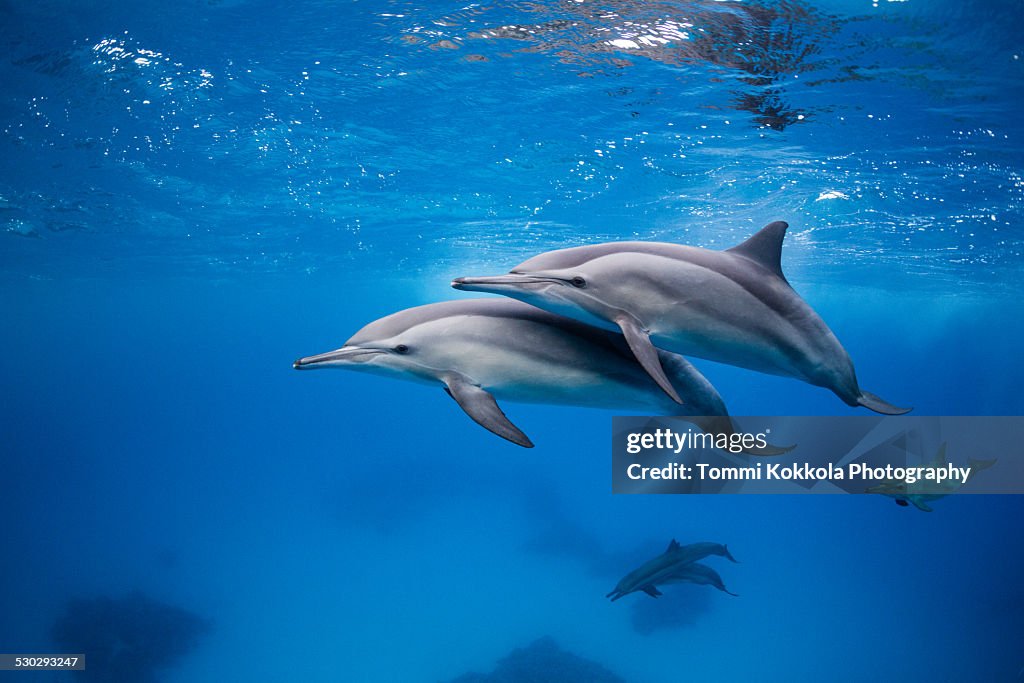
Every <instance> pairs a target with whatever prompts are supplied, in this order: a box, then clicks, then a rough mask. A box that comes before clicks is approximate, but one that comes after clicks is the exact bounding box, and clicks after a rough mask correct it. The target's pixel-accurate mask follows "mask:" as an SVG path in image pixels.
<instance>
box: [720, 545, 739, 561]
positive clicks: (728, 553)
mask: <svg viewBox="0 0 1024 683" xmlns="http://www.w3.org/2000/svg"><path fill="white" fill-rule="evenodd" d="M722 550H723V551H725V557H726V558H727V559H729V560H731V561H733V562H736V563H737V564H739V560H737V559H736V558H735V557H733V556H732V553H730V552H729V546H727V545H723V546H722Z"/></svg>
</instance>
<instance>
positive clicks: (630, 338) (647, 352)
mask: <svg viewBox="0 0 1024 683" xmlns="http://www.w3.org/2000/svg"><path fill="white" fill-rule="evenodd" d="M615 322H616V323H617V324H618V325H619V328H620V329H621V330H622V334H623V336H625V337H626V343H627V344H629V349H630V351H632V352H633V355H634V356H636V359H637V360H638V361H639V362H640V365H642V366H643V368H644V370H646V371H647V374H648V375H650V376H651V379H653V380H654V381H655V382H657V383H658V386H659V387H661V388H662V390H663V391H664V392H665V393H666V394H668V395H669V398H671V399H672V400H673V401H675V402H676V403H682V402H683V399H681V398H679V394H678V392H676V389H675V387H673V386H672V382H671V381H669V378H668V376H667V375H666V374H665V369H664V368H663V367H661V358H660V357H659V356H658V349H656V348H654V344H652V343H651V338H650V337H649V336H648V334H647V332H645V331H644V330H643V329H642V328H641V327H640V325H639V323H637V321H636V320H635V319H633V318H631V317H629V316H622V317H619V318H618V319H616V321H615Z"/></svg>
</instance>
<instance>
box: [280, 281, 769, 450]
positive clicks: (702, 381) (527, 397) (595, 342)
mask: <svg viewBox="0 0 1024 683" xmlns="http://www.w3.org/2000/svg"><path fill="white" fill-rule="evenodd" d="M658 357H659V363H660V364H661V366H662V367H663V368H664V369H665V372H666V373H667V375H668V376H669V377H671V378H672V382H673V383H674V384H675V385H676V386H677V387H679V390H680V392H681V393H682V395H683V396H684V397H685V399H686V403H685V406H684V407H683V412H685V414H686V416H689V417H692V418H694V419H692V420H690V421H691V422H694V423H695V424H697V426H699V427H700V428H701V429H704V430H705V431H713V432H716V433H721V432H725V433H728V434H732V433H733V432H734V428H733V424H732V420H731V419H730V418H729V417H728V412H727V411H726V408H725V404H724V402H723V401H722V398H721V396H719V395H718V392H717V391H716V390H715V388H714V386H712V385H711V383H710V382H709V381H708V380H707V379H706V378H705V377H704V376H703V375H702V374H700V372H699V371H698V370H697V369H696V368H695V367H693V365H691V364H690V363H689V362H688V361H687V360H686V359H685V358H683V357H682V356H679V355H677V354H674V353H671V352H667V351H660V352H658ZM294 367H295V368H297V369H299V370H307V369H315V368H348V369H351V370H361V371H365V372H372V373H376V374H382V375H390V376H393V377H399V378H402V379H408V380H413V381H417V382H421V383H427V384H433V385H439V386H442V387H444V389H445V391H447V392H448V394H449V395H450V396H451V397H452V398H454V399H455V401H456V402H457V403H458V404H459V406H460V407H461V408H462V409H463V410H464V411H465V412H466V414H467V415H469V416H470V417H471V418H472V419H473V420H475V421H476V422H477V423H478V424H480V425H481V426H483V427H485V428H486V429H488V430H490V431H491V432H493V433H495V434H497V435H498V436H500V437H502V438H504V439H507V440H509V441H511V442H513V443H515V444H518V445H520V446H524V447H526V448H531V447H533V443H532V442H531V441H530V439H529V437H527V436H526V434H524V433H523V432H522V431H521V430H520V429H519V428H518V427H516V426H515V425H514V424H512V422H511V421H510V420H509V419H508V417H506V415H505V413H504V412H503V411H502V409H501V408H500V407H499V406H498V403H497V399H499V398H500V399H506V400H509V401H519V402H526V403H547V404H567V405H575V406H593V407H601V408H626V409H637V410H654V411H658V412H659V413H662V414H671V415H680V406H679V405H678V404H676V403H674V402H673V401H671V400H670V399H668V397H666V396H665V395H664V393H663V392H662V391H661V390H660V389H659V388H658V386H657V385H656V384H655V383H654V382H653V381H652V380H651V378H650V377H649V376H648V375H647V373H646V372H645V371H644V370H643V368H642V367H640V365H639V364H638V363H637V362H636V360H635V359H634V358H633V354H632V353H631V352H630V350H629V347H628V346H627V345H626V343H625V340H624V339H623V338H622V335H620V334H617V333H614V332H609V331H606V330H601V329H598V328H595V327H592V326H590V325H585V324H583V323H580V322H577V321H575V320H571V319H569V318H564V317H562V316H558V315H554V314H552V313H548V312H546V311H542V310H541V309H539V308H535V307H533V306H530V305H527V304H524V303H521V302H519V301H515V300H512V299H470V300H465V301H445V302H441V303H434V304H427V305H425V306H417V307H415V308H409V309H406V310H403V311H399V312H397V313H394V314H392V315H389V316H386V317H384V318H381V319H380V320H377V321H374V322H372V323H370V324H369V325H367V326H366V327H364V328H363V329H361V330H359V332H357V333H356V334H355V336H353V337H352V338H351V339H349V340H348V341H347V342H345V345H344V346H343V347H342V348H340V349H337V350H336V351H330V352H328V353H321V354H319V355H315V356H308V357H306V358H300V359H299V360H297V361H295V363H294ZM686 416H683V419H687V418H686ZM785 450H788V449H778V448H775V447H769V448H768V449H762V450H760V451H757V452H756V453H757V454H759V455H773V454H776V453H780V452H785Z"/></svg>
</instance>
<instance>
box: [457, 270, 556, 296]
mask: <svg viewBox="0 0 1024 683" xmlns="http://www.w3.org/2000/svg"><path fill="white" fill-rule="evenodd" d="M553 281H554V278H550V277H540V276H536V275H522V274H520V273H509V274H508V275H490V276H484V277H457V278H455V279H454V280H452V287H454V288H455V289H460V290H462V291H465V292H496V293H501V292H503V291H505V290H508V289H522V288H523V286H524V285H539V284H550V283H551V282H553Z"/></svg>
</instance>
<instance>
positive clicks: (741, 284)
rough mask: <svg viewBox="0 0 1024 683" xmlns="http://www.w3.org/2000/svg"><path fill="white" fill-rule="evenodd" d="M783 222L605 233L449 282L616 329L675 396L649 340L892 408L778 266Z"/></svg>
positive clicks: (852, 402) (848, 399)
mask: <svg viewBox="0 0 1024 683" xmlns="http://www.w3.org/2000/svg"><path fill="white" fill-rule="evenodd" d="M787 227H788V226H787V224H786V223H783V222H782V221H777V222H775V223H771V224H769V225H767V226H766V227H765V228H763V229H762V230H761V231H760V232H758V233H756V234H755V235H754V236H752V237H751V238H750V239H748V240H747V241H745V242H743V243H742V244H740V245H738V246H735V247H733V248H731V249H727V250H725V251H712V250H709V249H702V248H699V247H691V246H684V245H679V244H666V243H659V242H609V243H605V244H594V245H589V246H582V247H573V248H569V249H560V250H557V251H550V252H547V253H544V254H540V255H538V256H535V257H533V258H531V259H529V260H527V261H525V262H524V263H522V264H520V265H518V266H516V267H515V268H513V269H512V271H511V272H510V273H508V274H507V275H498V276H492V277H461V278H456V279H455V280H454V281H453V282H452V286H453V287H455V288H456V289H461V290H471V291H479V292H491V293H494V294H503V295H505V296H509V297H512V298H515V299H520V300H522V301H525V302H527V303H530V304H533V305H534V306H538V307H540V308H543V309H545V310H548V311H551V312H552V313H558V314H561V315H564V316H568V317H571V318H574V319H576V320H579V321H582V322H586V323H589V324H591V325H596V326H598V327H602V328H604V329H609V330H621V331H622V333H623V334H624V335H625V337H626V340H627V342H628V343H629V347H630V349H632V351H633V353H634V354H635V355H636V357H637V360H639V361H640V363H641V364H642V365H643V366H644V368H645V369H646V370H647V372H648V373H649V374H650V375H651V377H652V378H653V379H654V380H655V381H657V383H658V385H659V386H660V387H661V388H662V389H663V390H664V391H665V393H667V394H668V395H669V396H670V397H672V398H673V399H674V400H676V401H679V400H680V399H681V397H680V395H679V394H678V392H677V391H676V390H675V388H674V387H673V383H672V382H671V381H670V378H669V377H668V375H667V373H666V372H665V370H664V368H663V366H662V364H661V356H660V354H659V352H658V350H657V349H656V348H655V346H657V347H660V348H662V349H666V350H669V351H674V352H676V353H681V354H685V355H688V356H695V357H699V358H706V359H708V360H713V361H718V362H722V363H728V364H730V365H736V366H739V367H744V368H749V369H752V370H758V371H761V372H766V373H771V374H776V375H783V376H786V377H794V378H797V379H800V380H803V381H805V382H809V383H810V384H814V385H818V386H821V387H825V388H827V389H831V390H832V391H833V392H835V394H836V395H837V396H839V398H841V399H842V400H843V401H845V402H846V403H847V404H848V405H851V406H857V405H861V406H864V407H866V408H870V409H871V410H874V411H876V412H879V413H884V414H901V413H905V412H907V411H908V410H909V408H898V407H896V406H894V405H892V404H890V403H887V402H886V401H883V400H882V399H881V398H879V397H878V396H875V395H874V394H871V393H869V392H866V391H863V390H862V389H861V388H860V385H859V384H858V382H857V376H856V374H855V373H854V370H853V363H852V361H851V360H850V356H849V355H848V354H847V352H846V350H845V349H844V348H843V346H842V345H841V344H840V343H839V340H838V339H836V336H835V335H834V334H833V333H832V330H830V329H829V328H828V326H827V325H826V324H825V322H824V321H823V320H822V319H821V318H820V317H819V316H818V314H817V313H815V312H814V310H813V309H812V308H811V307H810V306H809V305H808V304H807V303H806V302H805V301H804V300H803V299H802V298H801V297H800V295H799V294H797V293H796V291H794V290H793V288H792V287H791V286H790V285H789V282H787V281H786V278H785V276H784V275H783V274H782V266H781V258H782V240H783V237H784V236H785V234H786V229H787Z"/></svg>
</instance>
